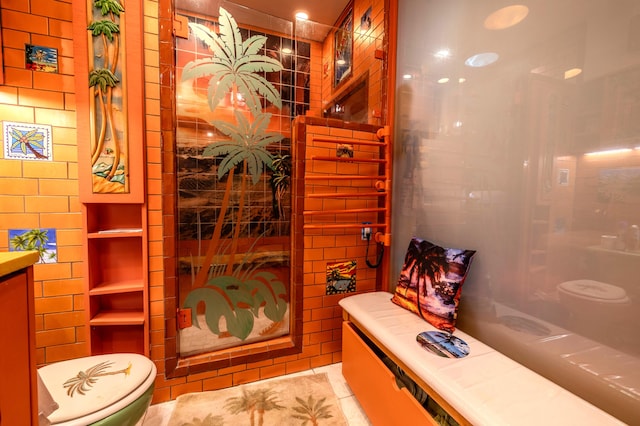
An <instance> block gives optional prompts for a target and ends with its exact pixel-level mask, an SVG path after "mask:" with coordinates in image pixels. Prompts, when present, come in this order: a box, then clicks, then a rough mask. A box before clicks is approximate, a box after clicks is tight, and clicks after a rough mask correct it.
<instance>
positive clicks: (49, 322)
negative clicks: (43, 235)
mask: <svg viewBox="0 0 640 426" xmlns="http://www.w3.org/2000/svg"><path fill="white" fill-rule="evenodd" d="M1 13H2V54H3V59H4V70H3V72H4V84H3V85H2V86H0V117H1V118H2V120H3V121H15V122H21V123H37V124H46V125H51V126H52V130H53V131H52V152H53V155H52V158H53V161H22V160H14V159H10V160H9V159H5V158H4V154H0V156H1V157H0V250H8V246H9V241H8V230H9V229H33V228H55V229H56V235H57V243H58V255H57V263H53V264H37V265H35V267H34V279H35V295H36V300H35V308H36V351H37V352H36V355H37V358H36V359H37V364H38V365H42V364H45V363H51V362H55V361H60V360H65V359H69V358H75V357H78V356H83V355H86V354H87V352H88V349H87V345H86V343H85V340H86V339H85V327H84V306H83V281H82V263H81V262H82V215H81V210H80V203H79V201H78V180H77V179H78V178H77V170H78V159H77V140H76V114H75V94H74V71H73V42H72V25H71V15H72V9H71V0H3V1H2V5H1ZM25 43H27V44H34V45H39V46H46V47H52V48H56V49H58V61H59V71H58V73H55V74H53V73H44V72H34V71H30V70H27V69H25V54H24V51H25Z"/></svg>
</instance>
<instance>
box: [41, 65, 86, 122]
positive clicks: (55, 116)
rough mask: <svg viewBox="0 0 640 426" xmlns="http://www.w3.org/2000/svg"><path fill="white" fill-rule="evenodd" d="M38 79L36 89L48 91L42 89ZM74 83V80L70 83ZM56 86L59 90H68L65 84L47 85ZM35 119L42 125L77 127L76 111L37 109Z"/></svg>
mask: <svg viewBox="0 0 640 426" xmlns="http://www.w3.org/2000/svg"><path fill="white" fill-rule="evenodd" d="M36 74H47V73H36ZM48 74H49V75H51V73H48ZM53 75H57V74H53ZM37 80H38V78H35V77H34V87H36V88H39V89H40V88H42V89H47V88H46V87H41V86H40V85H39V84H38V83H37ZM71 82H73V80H72V79H71V80H70V83H69V84H71ZM49 84H51V85H54V86H55V87H58V88H59V89H68V88H64V87H63V86H64V84H63V82H51V83H47V85H49ZM72 90H73V85H72V86H71V90H69V91H72ZM35 117H36V122H37V123H40V124H50V125H52V126H58V127H76V113H75V112H74V111H64V110H53V109H43V108H36V110H35Z"/></svg>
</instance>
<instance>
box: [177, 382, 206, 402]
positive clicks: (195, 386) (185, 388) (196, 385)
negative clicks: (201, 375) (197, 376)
mask: <svg viewBox="0 0 640 426" xmlns="http://www.w3.org/2000/svg"><path fill="white" fill-rule="evenodd" d="M191 392H202V382H191V383H183V384H181V385H176V386H172V387H171V399H176V398H177V397H179V396H180V395H184V394H186V393H191Z"/></svg>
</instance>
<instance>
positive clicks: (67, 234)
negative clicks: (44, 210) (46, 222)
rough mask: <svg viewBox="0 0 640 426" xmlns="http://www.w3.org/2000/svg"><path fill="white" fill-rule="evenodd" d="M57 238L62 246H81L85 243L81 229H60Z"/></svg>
mask: <svg viewBox="0 0 640 426" xmlns="http://www.w3.org/2000/svg"><path fill="white" fill-rule="evenodd" d="M56 237H57V240H58V244H59V245H61V246H80V245H82V244H83V242H84V240H83V239H82V231H81V230H80V229H75V230H74V229H58V230H57V232H56Z"/></svg>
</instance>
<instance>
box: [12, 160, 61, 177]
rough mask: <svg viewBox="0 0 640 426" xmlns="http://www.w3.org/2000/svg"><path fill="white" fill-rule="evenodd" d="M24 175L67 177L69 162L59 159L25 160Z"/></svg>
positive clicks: (23, 165)
mask: <svg viewBox="0 0 640 426" xmlns="http://www.w3.org/2000/svg"><path fill="white" fill-rule="evenodd" d="M22 173H23V177H26V178H31V177H35V178H41V177H48V178H57V179H66V178H67V177H68V176H67V164H66V163H62V162H57V161H25V162H24V163H23V164H22Z"/></svg>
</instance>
